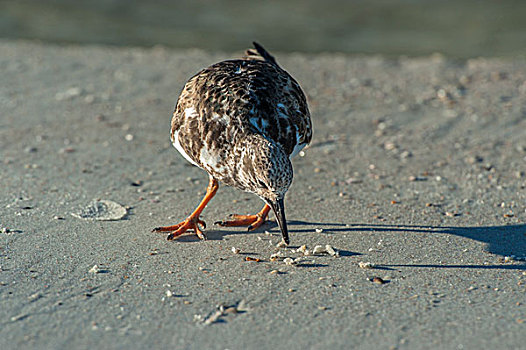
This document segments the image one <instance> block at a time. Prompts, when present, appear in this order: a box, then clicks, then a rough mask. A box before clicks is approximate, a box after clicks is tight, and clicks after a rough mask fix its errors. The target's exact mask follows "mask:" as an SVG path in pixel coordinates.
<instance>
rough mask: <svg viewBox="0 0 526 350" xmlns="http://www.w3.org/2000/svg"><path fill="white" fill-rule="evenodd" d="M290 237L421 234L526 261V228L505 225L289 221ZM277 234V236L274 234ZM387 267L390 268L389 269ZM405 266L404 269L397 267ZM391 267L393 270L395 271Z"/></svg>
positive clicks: (212, 234)
mask: <svg viewBox="0 0 526 350" xmlns="http://www.w3.org/2000/svg"><path fill="white" fill-rule="evenodd" d="M288 225H289V231H290V232H291V233H312V232H314V229H313V228H308V227H309V226H310V227H316V228H321V229H323V230H324V232H328V233H352V232H364V231H368V232H390V233H392V232H397V233H401V234H403V233H419V234H447V235H455V236H459V237H464V238H468V239H472V240H476V241H479V242H483V243H485V244H487V251H488V252H489V253H492V254H496V255H500V256H503V257H504V256H516V257H520V258H524V257H526V224H516V225H502V226H466V227H460V226H425V225H388V224H385V225H381V224H343V223H330V222H329V223H328V222H307V221H297V220H296V221H295V220H290V221H288ZM274 228H277V224H276V223H275V222H274V221H268V222H267V223H265V224H264V225H263V226H261V227H260V228H258V229H257V230H254V231H251V232H247V231H241V232H244V233H256V234H257V233H262V232H265V231H269V230H273V229H274ZM239 233H240V231H237V230H236V231H233V230H232V231H231V230H221V229H220V228H218V227H214V228H213V229H211V230H209V231H208V232H207V239H209V240H222V239H223V237H224V236H227V235H231V234H239ZM273 233H276V232H273ZM179 240H180V241H182V242H195V241H198V240H199V239H198V238H197V237H196V236H195V235H185V236H183V237H180V238H179ZM339 253H340V256H355V255H360V254H359V253H356V252H351V251H344V250H340V251H339ZM386 266H387V265H386ZM396 266H402V265H396ZM396 266H395V265H392V267H396ZM411 266H414V267H449V268H459V267H470V268H477V267H478V268H481V269H487V268H500V269H518V270H526V262H525V261H520V263H519V264H510V265H446V266H445V265H436V266H435V265H411Z"/></svg>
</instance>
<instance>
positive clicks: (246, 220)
mask: <svg viewBox="0 0 526 350" xmlns="http://www.w3.org/2000/svg"><path fill="white" fill-rule="evenodd" d="M230 219H231V220H224V221H218V222H216V223H215V224H216V225H219V226H223V227H231V226H248V231H252V230H255V229H257V228H258V227H260V226H261V225H263V224H264V223H265V221H266V219H267V215H264V216H263V215H260V213H258V214H255V215H239V214H231V215H230Z"/></svg>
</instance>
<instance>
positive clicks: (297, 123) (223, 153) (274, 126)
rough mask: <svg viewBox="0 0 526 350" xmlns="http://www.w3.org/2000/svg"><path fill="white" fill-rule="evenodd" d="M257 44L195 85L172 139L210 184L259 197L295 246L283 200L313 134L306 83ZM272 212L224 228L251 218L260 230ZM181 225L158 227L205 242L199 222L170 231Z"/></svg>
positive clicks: (180, 107) (188, 88)
mask: <svg viewBox="0 0 526 350" xmlns="http://www.w3.org/2000/svg"><path fill="white" fill-rule="evenodd" d="M254 46H255V50H253V49H250V50H247V52H246V55H245V56H244V57H243V58H242V59H237V60H227V61H223V62H219V63H216V64H214V65H212V66H210V67H208V68H206V69H203V70H202V71H200V72H199V73H197V74H196V75H194V76H193V77H192V78H190V80H188V82H187V83H186V85H185V86H184V88H183V91H182V92H181V95H180V96H179V99H178V101H177V105H176V108H175V111H174V113H173V117H172V123H171V139H172V142H173V144H174V146H175V147H176V148H177V149H178V150H179V152H180V153H181V154H182V155H183V156H184V157H185V158H186V159H187V160H188V161H190V162H191V163H192V164H194V165H196V166H198V167H200V168H202V169H204V170H206V171H207V172H208V173H209V175H210V186H212V184H213V182H215V186H217V181H221V182H223V183H225V184H227V185H230V186H233V187H236V188H239V189H241V190H244V191H248V192H252V193H255V194H257V195H258V196H260V197H261V198H262V199H263V200H264V201H265V202H266V203H267V204H268V205H269V206H270V207H272V209H273V210H274V212H275V214H276V217H277V218H278V222H279V224H280V228H281V230H282V234H283V237H284V239H285V241H287V242H288V234H287V228H286V221H285V215H284V208H283V197H284V195H285V193H286V192H287V190H288V188H289V186H290V184H291V182H292V176H293V171H292V164H291V163H290V157H292V156H293V155H295V154H297V153H298V152H299V151H300V150H301V149H302V148H303V147H304V146H305V145H307V144H308V143H309V142H310V140H311V137H312V127H311V120H310V114H309V109H308V106H307V101H306V99H305V95H304V94H303V91H302V90H301V87H300V86H299V84H298V83H297V82H296V81H295V80H294V78H292V77H291V76H290V75H289V74H288V73H287V72H286V71H285V70H283V69H282V68H280V67H279V66H278V64H277V63H276V61H275V59H274V58H273V57H272V56H271V55H270V54H269V53H268V52H267V51H265V49H264V48H263V47H261V46H260V45H258V44H257V43H254ZM210 186H209V188H210ZM214 193H215V192H214ZM210 198H211V197H210ZM210 198H208V199H207V201H208V200H209V199H210ZM202 204H203V203H202ZM204 205H206V203H204ZM203 208H204V206H203ZM201 210H202V209H201ZM267 213H268V208H267V207H265V208H264V209H263V210H262V211H261V212H260V214H261V215H259V220H256V219H257V218H255V216H250V219H247V218H248V217H247V216H238V217H237V219H238V221H236V220H234V221H224V222H220V224H224V225H226V226H237V225H241V224H247V220H248V223H249V224H250V225H251V227H249V229H250V228H254V225H252V224H251V223H250V220H252V219H253V220H252V221H254V222H253V223H255V224H257V226H259V225H261V223H262V222H263V221H264V218H265V217H266V215H267ZM194 214H196V213H195V212H194V213H193V214H192V215H194ZM199 214H200V211H199V213H197V215H194V219H195V218H197V219H198V216H199ZM192 215H191V216H192ZM262 216H264V217H262ZM197 219H196V220H197ZM262 219H263V220H262ZM194 221H195V220H194ZM256 221H257V222H256ZM241 222H242V223H241ZM175 226H177V225H174V226H170V227H166V228H158V229H156V230H157V231H174V232H172V234H171V235H170V236H169V238H173V237H176V236H178V235H180V234H182V233H183V232H184V231H186V230H187V229H189V228H192V229H194V230H195V231H196V233H197V234H198V235H199V236H200V237H204V236H203V234H202V232H200V231H199V227H197V223H194V225H193V226H195V227H193V226H192V225H186V226H188V227H185V228H184V229H182V230H181V227H180V226H177V229H176V230H171V229H173V228H174V227H175ZM183 226H185V225H183ZM169 228H170V229H169ZM181 231H182V232H181Z"/></svg>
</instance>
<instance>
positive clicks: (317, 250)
mask: <svg viewBox="0 0 526 350" xmlns="http://www.w3.org/2000/svg"><path fill="white" fill-rule="evenodd" d="M323 253H325V247H323V246H321V245H317V246H315V247H314V249H312V254H314V255H316V254H323Z"/></svg>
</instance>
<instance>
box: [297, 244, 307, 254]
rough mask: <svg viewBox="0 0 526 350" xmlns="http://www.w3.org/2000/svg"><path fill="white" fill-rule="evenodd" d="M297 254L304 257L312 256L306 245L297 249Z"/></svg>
mask: <svg viewBox="0 0 526 350" xmlns="http://www.w3.org/2000/svg"><path fill="white" fill-rule="evenodd" d="M296 253H301V254H303V255H304V256H309V255H310V251H309V250H308V249H307V246H306V245H305V244H304V245H302V246H301V247H299V248H298V249H296Z"/></svg>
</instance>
